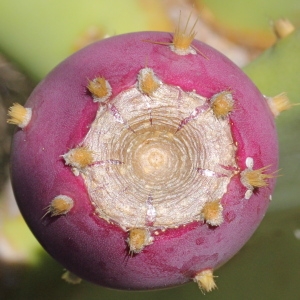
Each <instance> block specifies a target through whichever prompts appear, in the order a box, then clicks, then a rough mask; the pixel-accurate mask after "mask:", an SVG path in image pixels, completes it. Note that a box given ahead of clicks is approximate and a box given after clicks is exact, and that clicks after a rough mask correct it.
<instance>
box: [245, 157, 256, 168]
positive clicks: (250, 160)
mask: <svg viewBox="0 0 300 300" xmlns="http://www.w3.org/2000/svg"><path fill="white" fill-rule="evenodd" d="M253 165H254V161H253V158H252V157H247V158H246V166H247V168H248V169H251V170H252V169H253Z"/></svg>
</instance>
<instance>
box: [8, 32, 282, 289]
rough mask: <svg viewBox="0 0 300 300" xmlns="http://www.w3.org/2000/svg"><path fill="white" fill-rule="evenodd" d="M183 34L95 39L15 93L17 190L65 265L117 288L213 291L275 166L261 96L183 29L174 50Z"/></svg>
mask: <svg viewBox="0 0 300 300" xmlns="http://www.w3.org/2000/svg"><path fill="white" fill-rule="evenodd" d="M183 33H184V34H183ZM183 33H182V32H179V33H178V30H177V31H176V32H175V36H174V38H173V40H172V35H170V34H169V33H162V32H160V33H159V32H141V33H132V34H126V35H120V36H116V37H113V38H108V39H105V40H103V41H101V42H98V43H95V44H93V45H91V46H89V47H87V48H85V49H83V50H81V51H79V52H77V53H76V54H74V55H72V56H71V57H69V58H68V59H66V60H65V61H64V62H62V63H61V64H60V65H59V66H57V67H56V68H55V69H54V70H53V71H52V72H51V73H50V74H49V75H48V76H47V77H46V78H45V79H44V80H43V81H42V82H41V83H40V84H39V85H38V87H37V88H36V89H35V91H34V92H33V93H32V95H31V96H30V98H29V99H28V101H27V103H26V107H28V108H30V109H31V110H32V116H31V120H30V122H29V123H28V124H27V126H25V127H24V128H23V129H22V130H21V129H20V130H18V131H17V132H16V133H15V136H14V140H13V150H12V183H13V188H14V191H15V196H16V199H17V201H18V203H19V207H20V209H21V212H22V213H23V215H24V217H25V219H26V221H27V223H28V225H29V227H30V228H31V230H32V231H33V233H34V234H35V235H36V237H37V239H38V240H39V241H40V243H41V244H42V245H43V246H44V248H45V249H46V250H47V251H48V252H49V253H50V254H51V255H52V256H53V257H54V258H55V259H57V260H58V261H59V262H60V263H62V264H63V265H64V266H65V267H66V268H67V269H68V270H69V271H70V272H71V273H70V274H73V273H74V274H76V275H77V276H79V277H82V278H83V279H86V280H89V281H92V282H94V283H97V284H100V285H104V286H107V287H112V288H119V289H154V288H161V287H166V286H174V285H178V284H182V283H185V282H187V281H190V280H194V281H195V282H197V283H198V285H199V287H200V288H201V290H202V291H203V292H206V291H210V290H212V289H214V288H215V287H216V284H215V282H214V275H213V271H214V269H216V268H218V267H219V266H221V265H222V264H224V263H225V262H226V261H228V260H229V259H230V258H231V257H232V256H233V255H234V254H235V253H236V252H237V251H238V250H239V249H240V248H241V247H242V246H243V245H244V244H245V242H246V241H247V240H248V239H249V237H250V236H251V235H252V233H253V232H254V230H255V229H256V228H257V226H258V224H259V223H260V221H261V220H262V218H263V216H264V214H265V212H266V210H267V207H268V204H269V199H270V196H271V194H272V191H273V188H274V185H275V177H276V176H275V175H274V174H275V173H274V172H276V170H277V165H278V147H277V135H276V130H275V125H274V116H273V114H272V113H271V110H270V109H269V106H268V103H267V101H266V99H265V97H264V96H263V95H262V94H261V93H260V92H259V91H258V89H257V88H256V87H255V85H254V84H253V83H252V82H251V81H250V80H249V79H248V77H247V76H246V75H245V74H244V73H243V72H242V71H241V70H240V69H239V68H238V67H236V66H235V65H234V64H233V63H232V62H230V61H229V60H228V59H227V58H225V57H224V56H223V55H222V54H220V53H219V52H217V51H216V50H214V49H212V48H210V47H209V46H207V45H205V44H203V43H201V42H199V41H194V40H192V39H191V40H190V42H189V45H187V44H185V48H186V49H189V51H185V50H186V49H181V51H180V52H178V51H177V50H176V43H177V42H178V41H177V40H176V39H178V37H180V36H183V37H184V38H185V37H186V34H185V32H183ZM175 41H176V43H175ZM179 44H180V45H182V43H179ZM174 49H175V50H174ZM190 50H191V51H190ZM194 50H195V51H194ZM257 182H258V183H259V184H258V183H257ZM56 197H58V198H56ZM53 199H59V201H58V202H57V203H56V202H55V201H54V200H53ZM66 199H71V200H72V201H67V200H66ZM53 201H54V202H53ZM45 207H46V209H47V213H46V214H44V209H45ZM43 215H44V217H43V218H41V217H42V216H43Z"/></svg>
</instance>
